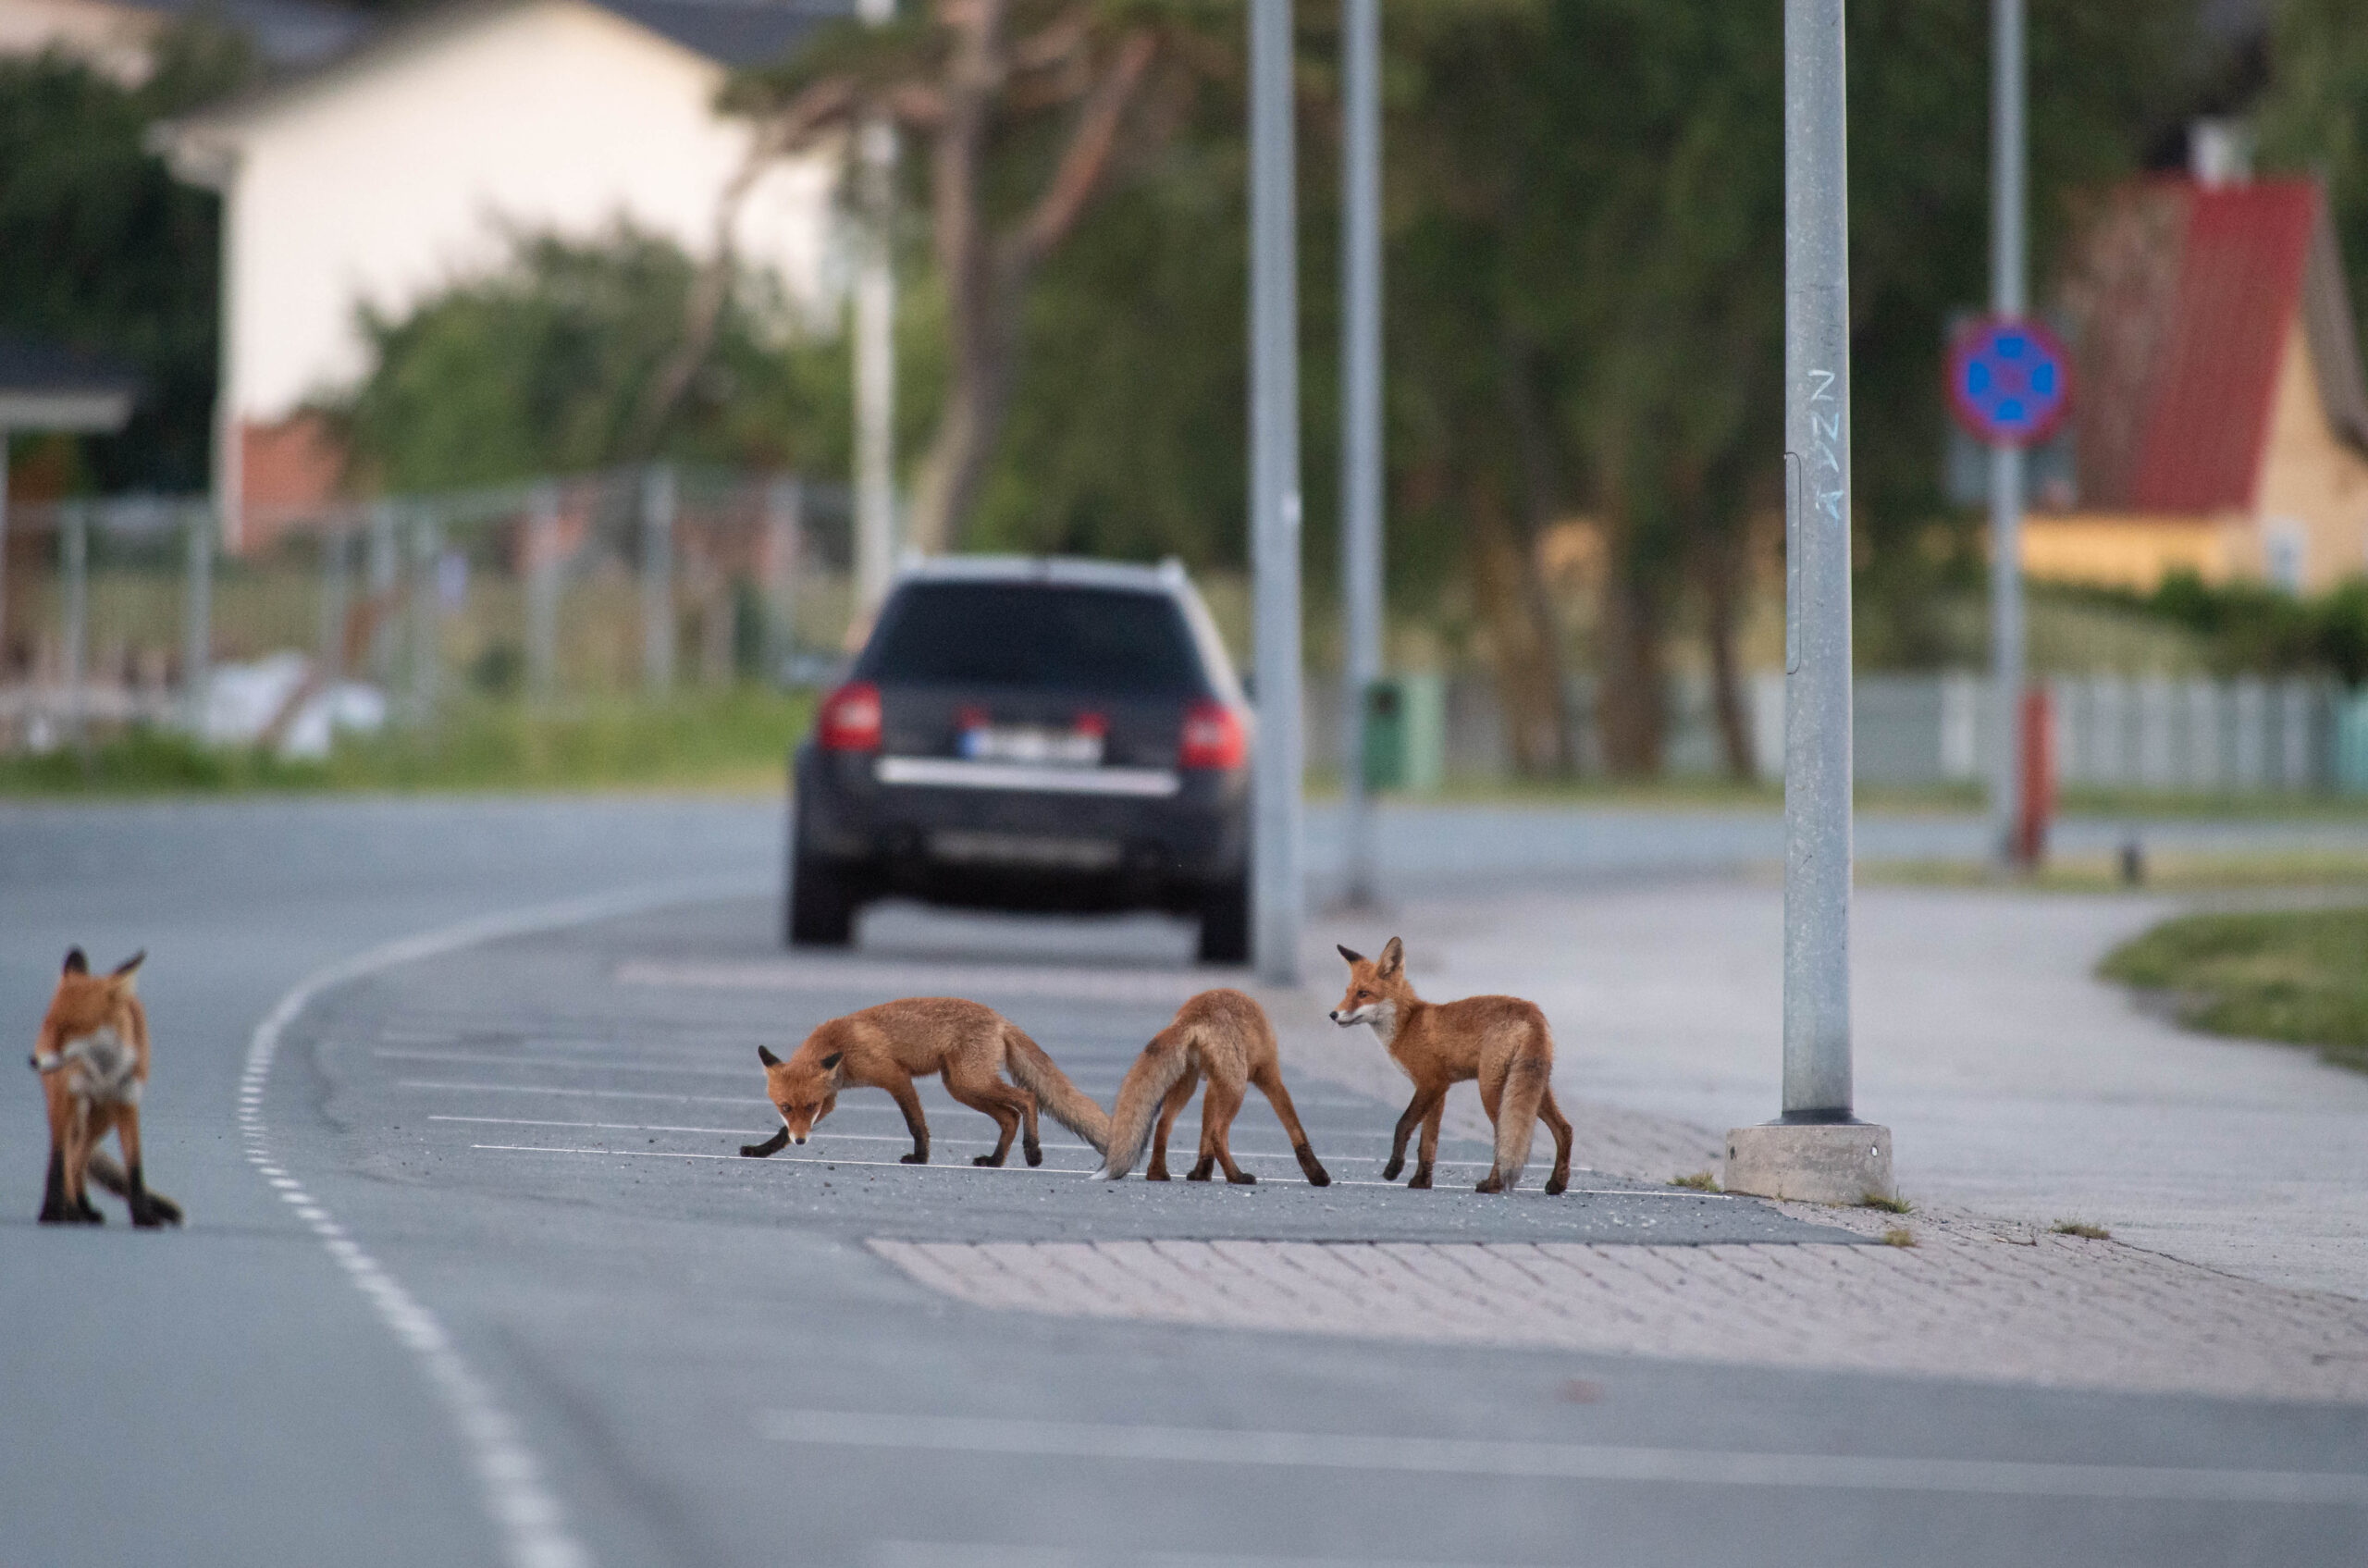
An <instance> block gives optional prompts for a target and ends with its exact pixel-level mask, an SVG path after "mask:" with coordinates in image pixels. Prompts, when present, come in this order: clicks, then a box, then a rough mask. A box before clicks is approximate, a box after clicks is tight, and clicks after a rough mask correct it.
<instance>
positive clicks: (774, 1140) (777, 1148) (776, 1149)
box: [740, 1127, 789, 1160]
mask: <svg viewBox="0 0 2368 1568" xmlns="http://www.w3.org/2000/svg"><path fill="white" fill-rule="evenodd" d="M787 1142H789V1129H787V1128H786V1127H784V1128H780V1129H778V1130H775V1131H774V1133H773V1135H772V1136H771V1138H768V1139H766V1140H765V1141H764V1142H761V1143H743V1144H741V1145H740V1152H741V1153H742V1154H746V1155H747V1156H748V1157H749V1158H750V1159H752V1160H760V1159H763V1158H764V1157H765V1156H766V1155H767V1154H780V1153H781V1151H782V1148H783V1145H784V1144H786V1143H787Z"/></svg>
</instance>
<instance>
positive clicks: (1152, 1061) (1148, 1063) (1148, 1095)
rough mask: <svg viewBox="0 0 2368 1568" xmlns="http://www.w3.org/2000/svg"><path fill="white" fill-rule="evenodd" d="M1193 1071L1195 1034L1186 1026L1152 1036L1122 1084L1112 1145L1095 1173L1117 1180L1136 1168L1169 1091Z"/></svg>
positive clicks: (1171, 1026) (1112, 1114) (1112, 1121)
mask: <svg viewBox="0 0 2368 1568" xmlns="http://www.w3.org/2000/svg"><path fill="white" fill-rule="evenodd" d="M1191 1070H1192V1034H1191V1031H1190V1028H1188V1027H1187V1026H1185V1025H1183V1024H1173V1023H1172V1024H1169V1025H1168V1026H1167V1027H1166V1029H1163V1030H1161V1031H1159V1032H1158V1033H1157V1034H1154V1035H1153V1036H1152V1041H1151V1043H1150V1044H1148V1045H1146V1046H1144V1047H1143V1054H1142V1055H1141V1056H1137V1057H1136V1058H1135V1065H1134V1066H1133V1067H1130V1068H1128V1069H1127V1080H1126V1081H1125V1082H1124V1083H1121V1084H1120V1085H1118V1100H1117V1103H1116V1105H1113V1106H1112V1107H1111V1109H1110V1145H1109V1147H1108V1148H1107V1149H1105V1150H1104V1152H1103V1160H1102V1168H1101V1169H1100V1170H1098V1171H1095V1172H1094V1173H1093V1174H1094V1175H1095V1177H1096V1178H1098V1179H1101V1180H1104V1181H1116V1180H1117V1179H1119V1178H1121V1177H1123V1176H1125V1175H1126V1174H1127V1172H1129V1171H1130V1170H1132V1169H1134V1168H1135V1162H1136V1161H1137V1160H1139V1159H1141V1157H1142V1153H1143V1145H1144V1144H1145V1143H1147V1142H1151V1129H1152V1123H1153V1121H1155V1120H1157V1119H1158V1117H1159V1107H1160V1106H1161V1105H1163V1104H1165V1103H1166V1099H1167V1092H1168V1091H1169V1090H1171V1089H1173V1088H1175V1087H1176V1085H1177V1084H1178V1082H1179V1081H1181V1080H1182V1079H1183V1077H1184V1075H1185V1074H1186V1073H1188V1072H1190V1071H1191Z"/></svg>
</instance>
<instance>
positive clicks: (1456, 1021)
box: [1332, 936, 1571, 1193]
mask: <svg viewBox="0 0 2368 1568" xmlns="http://www.w3.org/2000/svg"><path fill="white" fill-rule="evenodd" d="M1340 957H1343V958H1346V959H1348V960H1349V994H1347V995H1346V996H1343V997H1342V998H1341V999H1340V1005H1339V1006H1337V1007H1335V1008H1333V1009H1332V1021H1333V1022H1334V1023H1337V1024H1338V1025H1339V1026H1340V1027H1341V1028H1343V1029H1346V1028H1348V1027H1349V1026H1350V1025H1351V1024H1360V1023H1362V1024H1369V1025H1371V1026H1372V1028H1373V1031H1374V1033H1375V1034H1376V1035H1379V1036H1380V1037H1381V1043H1382V1045H1383V1047H1384V1048H1385V1049H1386V1050H1388V1053H1389V1055H1390V1057H1391V1059H1393V1060H1394V1061H1396V1062H1397V1064H1398V1065H1399V1067H1400V1068H1401V1069H1403V1070H1404V1072H1405V1074H1406V1076H1407V1077H1409V1078H1411V1079H1412V1080H1414V1097H1413V1099H1412V1100H1410V1101H1408V1102H1407V1105H1406V1114H1405V1115H1404V1116H1401V1117H1399V1118H1398V1129H1397V1131H1396V1132H1395V1133H1394V1134H1392V1136H1391V1138H1390V1141H1389V1165H1388V1168H1386V1169H1385V1170H1383V1171H1382V1173H1381V1175H1382V1179H1384V1180H1386V1181H1395V1180H1397V1179H1398V1173H1399V1172H1400V1171H1401V1170H1403V1169H1405V1168H1406V1139H1407V1135H1408V1134H1410V1133H1412V1131H1413V1130H1414V1128H1415V1125H1416V1124H1417V1123H1419V1124H1421V1126H1422V1129H1423V1145H1422V1151H1421V1153H1420V1154H1419V1155H1418V1156H1417V1158H1416V1162H1415V1166H1414V1179H1413V1180H1412V1181H1409V1182H1408V1183H1407V1184H1406V1185H1407V1186H1409V1187H1428V1186H1429V1185H1430V1184H1431V1165H1432V1162H1433V1161H1435V1160H1436V1159H1437V1157H1438V1152H1439V1116H1440V1114H1441V1113H1442V1112H1443V1111H1444V1110H1445V1109H1446V1107H1447V1092H1448V1090H1449V1088H1450V1087H1451V1086H1453V1085H1455V1084H1458V1083H1462V1082H1464V1081H1465V1080H1469V1079H1475V1078H1476V1079H1478V1080H1480V1106H1481V1108H1482V1109H1483V1110H1485V1111H1486V1112H1487V1113H1488V1119H1489V1120H1490V1121H1491V1122H1494V1123H1495V1124H1496V1129H1497V1157H1496V1163H1495V1164H1494V1165H1493V1166H1492V1167H1490V1168H1489V1171H1488V1174H1487V1176H1486V1178H1484V1179H1482V1180H1481V1182H1480V1185H1479V1188H1478V1191H1483V1192H1510V1191H1512V1189H1513V1184H1514V1183H1516V1182H1518V1181H1519V1180H1520V1179H1521V1173H1522V1170H1523V1167H1525V1166H1527V1165H1528V1164H1529V1144H1530V1139H1531V1137H1532V1136H1533V1135H1534V1134H1535V1133H1536V1130H1537V1118H1538V1117H1545V1118H1546V1125H1547V1126H1548V1127H1550V1128H1552V1129H1553V1130H1554V1174H1553V1175H1551V1176H1549V1177H1548V1178H1547V1179H1546V1191H1548V1193H1555V1192H1560V1191H1562V1190H1563V1189H1564V1188H1566V1187H1568V1186H1569V1185H1570V1184H1571V1123H1570V1118H1569V1117H1565V1116H1563V1114H1562V1110H1561V1107H1560V1106H1559V1105H1555V1103H1554V1083H1553V1078H1554V1036H1553V1035H1552V1034H1551V1033H1550V1032H1548V1030H1547V1028H1546V1015H1545V1014H1544V1013H1542V1012H1540V1011H1538V1008H1537V1004H1536V1003H1535V1002H1524V1001H1523V1000H1521V999H1520V998H1519V997H1516V996H1466V997H1465V998H1464V999H1463V1000H1462V1001H1461V1002H1425V1001H1424V1000H1423V999H1422V998H1421V997H1419V996H1417V995H1415V994H1414V987H1413V986H1412V984H1411V983H1410V982H1408V981H1407V979H1406V948H1405V945H1403V944H1401V943H1400V941H1399V940H1398V938H1396V937H1394V936H1393V937H1391V938H1390V939H1389V945H1388V946H1387V947H1384V948H1383V949H1382V950H1381V957H1379V958H1377V959H1375V958H1368V957H1365V956H1364V955H1363V954H1362V953H1351V952H1350V951H1349V950H1348V949H1347V948H1346V947H1343V948H1341V949H1340Z"/></svg>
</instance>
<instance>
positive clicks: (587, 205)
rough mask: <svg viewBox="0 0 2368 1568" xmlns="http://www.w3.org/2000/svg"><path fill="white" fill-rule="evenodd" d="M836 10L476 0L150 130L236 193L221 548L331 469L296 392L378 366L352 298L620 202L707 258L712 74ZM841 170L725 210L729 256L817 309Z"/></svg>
mask: <svg viewBox="0 0 2368 1568" xmlns="http://www.w3.org/2000/svg"><path fill="white" fill-rule="evenodd" d="M841 9H842V7H841V6H838V5H835V4H812V3H809V4H804V5H799V4H790V3H784V0H600V3H595V0H470V3H466V4H462V5H459V6H451V7H449V8H446V9H442V10H438V11H436V12H432V13H430V14H427V15H425V16H423V17H421V18H419V19H415V20H413V21H410V22H407V23H402V24H399V25H397V26H395V27H393V28H390V29H388V30H387V31H383V32H381V33H379V34H377V35H376V36H375V37H373V38H371V39H370V40H368V41H367V42H365V43H363V44H362V45H361V46H360V47H358V48H357V49H355V50H353V51H352V52H351V53H349V54H347V55H345V56H341V57H340V58H339V59H337V60H336V61H334V62H332V63H331V64H329V65H327V66H326V67H324V68H320V69H318V70H316V71H314V72H312V73H310V74H308V75H304V76H301V77H298V78H296V79H294V80H287V81H283V82H279V83H277V84H274V85H273V86H271V87H269V88H267V89H265V90H264V91H262V92H260V93H256V94H254V95H253V96H249V97H246V98H243V99H240V100H237V101H234V102H231V103H228V104H225V105H221V106H219V107H217V108H216V109H213V110H210V111H207V112H205V113H203V114H200V115H196V116H192V117H189V118H186V119H182V120H179V121H176V122H174V123H172V124H170V125H167V126H163V127H160V128H158V131H157V136H156V141H157V143H158V145H160V146H161V147H162V148H163V149H164V150H165V151H166V154H167V156H168V157H169V159H170V160H171V163H172V167H173V169H174V171H175V173H176V174H178V175H179V177H180V178H181V179H187V180H190V181H191V182H193V183H197V184H202V185H206V186H210V187H212V188H214V189H216V190H217V191H221V192H222V195H223V206H224V211H223V216H224V224H223V243H224V246H225V249H226V254H225V257H224V266H223V278H224V283H223V290H224V299H223V353H222V390H221V395H220V398H219V400H218V401H217V404H216V424H217V446H216V466H215V487H216V497H217V500H219V501H220V503H221V506H222V511H223V517H224V527H225V531H226V534H227V536H228V539H227V542H228V544H229V545H230V547H231V548H232V549H241V548H245V547H247V546H250V545H253V544H255V543H259V542H261V541H262V540H263V539H264V538H265V537H269V535H270V534H271V533H272V532H274V531H276V530H277V528H278V527H279V526H280V525H282V524H283V523H284V522H285V521H287V520H288V519H290V518H291V517H292V516H294V515H295V514H297V513H298V512H302V511H303V510H304V509H306V508H308V507H311V506H313V505H314V504H316V503H317V502H318V501H320V500H322V499H323V498H324V497H325V496H327V494H328V493H329V491H330V489H331V488H333V486H334V485H335V483H336V478H337V462H338V454H337V453H336V452H335V451H333V450H332V449H330V448H329V447H328V446H327V443H326V441H325V439H324V438H323V435H322V432H321V431H320V429H319V427H318V426H317V423H316V422H315V421H314V420H312V419H310V418H308V417H307V416H305V415H304V414H303V413H302V410H303V407H304V405H305V403H306V402H307V401H308V400H310V399H312V398H313V397H314V395H316V394H318V393H321V392H324V391H326V390H328V389H334V388H337V387H339V386H343V385H347V384H350V383H351V381H353V380H354V379H355V378H356V377H358V376H360V375H361V374H362V373H363V372H364V369H365V368H366V364H365V349H364V341H363V339H362V336H361V334H360V332H359V330H358V328H357V313H358V310H359V308H360V307H361V306H363V305H364V304H367V305H369V306H371V307H373V308H375V309H376V310H378V311H379V312H381V313H390V314H395V315H400V314H401V312H402V311H403V310H404V309H406V308H407V307H408V306H410V305H411V304H413V303H414V302H417V301H418V300H420V299H421V298H423V297H424V296H425V295H428V294H431V293H433V292H436V291H437V290H439V289H440V288H442V287H444V286H447V285H449V284H450V283H451V282H453V281H455V280H458V279H462V278H467V277H470V276H472V275H476V274H482V273H483V272H485V271H486V270H487V269H488V268H490V267H492V266H493V265H497V264H498V263H499V262H500V261H501V260H503V259H504V258H505V257H506V255H507V254H508V249H509V246H508V239H507V237H508V236H510V235H512V234H514V233H517V232H520V231H527V232H544V231H548V232H558V233H562V234H573V235H583V236H589V235H592V234H595V233H598V232H599V231H601V230H604V229H606V228H610V227H611V226H612V225H613V224H615V223H616V222H617V221H618V220H619V219H624V220H627V221H630V222H632V223H633V224H634V225H635V226H636V227H638V228H643V229H646V230H648V231H651V232H655V233H659V234H663V235H666V236H669V237H671V238H672V239H673V240H675V241H677V242H679V243H680V244H682V245H683V246H684V247H685V249H687V250H689V251H691V252H692V253H694V254H709V253H712V252H713V249H714V246H715V241H716V231H717V223H718V218H719V214H720V211H721V204H722V194H723V192H724V190H725V188H726V186H727V185H728V184H729V183H730V182H731V181H732V180H733V179H734V177H735V176H736V175H737V174H739V173H740V172H741V170H742V168H743V167H744V165H745V162H746V155H747V151H748V147H749V142H750V135H751V133H750V130H749V128H748V127H747V126H746V124H745V123H743V122H740V121H737V120H734V119H729V118H726V117H722V116H719V115H718V114H716V113H715V111H714V107H713V105H714V100H715V95H716V93H717V90H718V89H719V88H720V87H721V86H722V82H723V80H724V77H725V75H726V73H727V72H728V70H729V69H730V68H732V67H734V66H735V65H739V64H743V63H750V62H755V61H759V60H763V59H767V58H772V57H776V56H781V55H783V54H785V53H787V52H788V51H789V50H790V49H791V48H793V47H794V46H795V45H796V43H797V42H798V41H799V40H800V39H801V38H802V37H803V36H804V35H805V34H807V33H808V31H810V30H811V29H813V28H814V27H816V26H817V25H819V24H820V23H821V22H822V21H824V20H825V19H828V18H829V17H830V16H832V15H833V14H834V13H836V12H838V11H840V10H841ZM833 178H834V166H833V164H832V163H831V162H830V161H829V160H827V159H825V158H822V157H819V156H817V157H808V158H804V159H800V160H796V161H791V162H783V163H781V164H778V165H776V166H775V167H772V168H771V169H770V170H769V171H768V172H766V173H765V174H763V175H762V176H761V177H760V178H759V179H758V180H757V182H756V184H755V185H754V187H753V188H751V189H750V191H748V192H747V195H746V199H745V201H744V203H743V204H742V205H741V206H740V208H739V209H738V211H737V214H736V216H735V220H734V221H735V227H734V247H735V249H736V250H737V252H738V253H739V254H740V255H741V256H742V257H743V258H745V259H746V260H747V261H748V262H750V263H752V264H754V265H762V266H768V267H770V268H771V270H772V271H773V272H774V273H775V275H776V276H777V277H778V278H779V279H780V281H781V283H782V285H783V288H784V290H786V291H787V293H788V294H789V295H790V297H791V298H792V299H793V300H794V301H798V302H805V303H807V304H808V305H809V306H815V307H819V306H820V303H821V302H822V301H823V300H824V298H825V297H826V293H827V282H826V265H827V262H828V256H827V250H828V246H829V243H830V228H831V215H832V182H833Z"/></svg>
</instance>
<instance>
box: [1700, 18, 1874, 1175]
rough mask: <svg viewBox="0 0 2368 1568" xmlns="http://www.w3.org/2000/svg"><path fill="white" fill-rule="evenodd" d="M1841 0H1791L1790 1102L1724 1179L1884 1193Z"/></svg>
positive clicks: (1787, 336) (1740, 1141)
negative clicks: (1864, 1040) (1869, 945)
mask: <svg viewBox="0 0 2368 1568" xmlns="http://www.w3.org/2000/svg"><path fill="white" fill-rule="evenodd" d="M1843 39H1844V29H1843V0H1784V579H1785V593H1784V1094H1783V1115H1782V1117H1781V1118H1780V1119H1778V1120H1777V1121H1775V1122H1771V1123H1769V1124H1767V1125H1764V1126H1760V1127H1746V1128H1737V1129H1736V1130H1733V1131H1732V1132H1730V1133H1728V1134H1727V1161H1726V1185H1727V1187H1728V1189H1729V1190H1730V1191H1742V1192H1759V1193H1765V1194H1768V1195H1770V1196H1777V1197H1786V1198H1798V1199H1803V1200H1807V1201H1810V1202H1821V1203H1852V1204H1855V1203H1859V1202H1862V1201H1864V1200H1865V1199H1866V1198H1867V1197H1868V1196H1869V1194H1873V1195H1878V1196H1882V1197H1889V1196H1890V1195H1891V1194H1892V1190H1893V1189H1892V1179H1891V1134H1890V1132H1889V1131H1888V1130H1886V1129H1883V1128H1879V1127H1870V1126H1868V1125H1867V1124H1865V1123H1862V1122H1859V1121H1857V1120H1856V1117H1854V1116H1853V1114H1852V1107H1851V1082H1850V859H1851V825H1850V783H1851V775H1850V267H1849V259H1850V216H1849V204H1848V192H1849V180H1848V163H1847V157H1846V150H1847V136H1846V124H1847V116H1846V93H1845V91H1844V87H1845V80H1846V78H1845V73H1844V46H1843Z"/></svg>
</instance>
